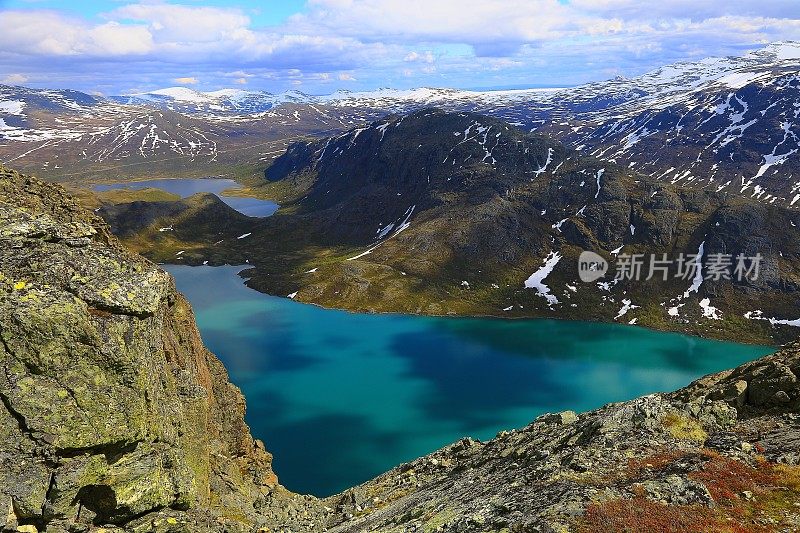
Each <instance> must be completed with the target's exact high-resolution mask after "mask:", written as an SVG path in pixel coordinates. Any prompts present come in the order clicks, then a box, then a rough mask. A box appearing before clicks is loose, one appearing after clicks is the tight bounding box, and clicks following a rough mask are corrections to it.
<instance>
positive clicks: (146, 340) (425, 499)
mask: <svg viewBox="0 0 800 533" xmlns="http://www.w3.org/2000/svg"><path fill="white" fill-rule="evenodd" d="M0 241H1V242H0V365H1V366H2V371H0V401H1V403H2V405H0V511H2V513H3V514H2V515H0V516H2V518H0V531H22V532H36V531H54V532H63V531H70V532H82V531H110V532H113V531H120V532H121V531H141V532H144V531H170V532H176V531H187V532H195V531H259V530H260V531H273V532H277V531H295V532H300V531H325V530H327V531H339V532H349V531H352V532H356V531H359V532H360V531H381V532H398V533H399V532H407V531H426V532H427V531H452V532H477V531H496V532H509V533H511V532H540V531H541V532H550V531H587V532H589V531H591V532H598V531H601V532H602V531H748V532H749V531H756V532H758V531H798V530H800V466H798V464H799V463H800V383H798V376H800V345H796V344H792V345H789V346H787V347H785V348H784V349H782V350H781V351H779V352H778V353H776V354H774V355H771V356H768V357H765V358H763V359H760V360H758V361H754V362H751V363H748V364H745V365H743V366H741V367H739V368H737V369H735V370H731V371H727V372H723V373H720V374H716V375H713V376H708V377H706V378H703V379H700V380H698V381H697V382H695V383H693V384H691V385H689V386H688V387H686V388H684V389H681V390H679V391H677V392H674V393H669V394H654V395H650V396H646V397H643V398H639V399H636V400H633V401H630V402H625V403H619V404H611V405H607V406H605V407H603V408H601V409H598V410H596V411H592V412H589V413H584V414H576V413H573V412H563V413H557V414H548V415H544V416H541V417H539V418H537V419H536V420H534V421H533V422H532V423H531V424H530V425H529V426H528V427H526V428H523V429H520V430H514V431H509V432H503V433H501V434H499V435H498V436H497V437H496V438H495V439H493V440H491V441H489V442H485V443H483V442H479V441H476V440H473V439H469V438H465V439H463V440H461V441H459V442H457V443H455V444H453V445H451V446H448V447H446V448H444V449H442V450H439V451H437V452H435V453H433V454H431V455H429V456H427V457H424V458H421V459H418V460H416V461H414V462H411V463H408V464H404V465H401V466H398V467H397V468H395V469H393V470H391V471H389V472H387V473H386V474H383V475H381V476H379V477H378V478H376V479H374V480H372V481H369V482H367V483H365V484H363V485H361V486H358V487H355V488H353V489H350V490H347V491H345V492H344V493H342V494H340V495H337V496H333V497H331V498H328V499H325V500H319V499H316V498H313V497H310V496H300V495H296V494H292V493H290V492H289V491H287V490H285V489H284V488H283V487H281V486H280V485H279V484H278V480H277V478H276V476H275V474H274V473H273V471H272V468H271V456H270V455H269V453H268V452H267V451H266V450H265V447H264V445H263V444H262V443H261V442H259V441H257V440H255V439H253V437H251V435H250V433H249V429H248V428H247V426H246V425H245V423H244V422H243V414H244V400H243V398H242V396H241V394H240V393H239V391H238V390H237V389H236V388H235V387H234V386H233V385H231V384H230V383H229V382H228V378H227V375H226V372H225V370H224V368H223V367H222V365H221V364H220V362H219V361H218V360H217V359H216V358H215V357H214V356H213V354H211V353H209V352H208V351H207V350H206V349H205V348H204V347H203V345H202V342H201V340H200V337H199V335H198V332H197V329H196V326H195V323H194V318H193V315H192V312H191V309H190V307H189V306H188V304H187V303H186V301H185V300H184V299H183V298H182V297H181V295H180V294H178V293H177V292H176V290H175V287H174V285H173V282H172V280H171V278H170V277H169V276H168V275H167V274H166V273H164V272H163V271H161V270H160V269H158V268H157V267H156V266H155V265H153V264H152V263H150V262H148V261H146V260H144V259H142V258H141V257H139V256H137V255H135V254H133V253H131V252H129V251H127V250H125V249H124V248H122V247H121V246H120V245H119V243H118V242H117V241H116V239H115V238H114V237H113V236H111V235H110V233H109V231H108V228H107V226H106V225H105V223H104V222H103V221H102V220H101V219H99V218H98V217H97V216H95V215H94V214H92V213H89V212H87V211H85V210H83V209H81V208H80V207H79V206H78V204H77V203H76V202H75V201H74V200H73V199H72V198H71V197H69V196H68V195H67V194H66V193H64V191H63V190H62V189H60V188H59V187H56V186H52V185H47V184H44V183H42V182H40V181H38V180H36V179H34V178H30V177H26V176H22V175H19V174H18V173H16V172H13V171H11V170H7V169H4V168H2V167H0Z"/></svg>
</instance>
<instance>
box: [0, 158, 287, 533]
mask: <svg viewBox="0 0 800 533" xmlns="http://www.w3.org/2000/svg"><path fill="white" fill-rule="evenodd" d="M0 341H2V342H0V368H1V369H2V370H1V371H0V400H2V405H0V510H2V511H3V517H4V518H3V519H2V521H0V529H3V526H5V527H6V528H10V529H11V530H14V528H15V527H18V526H26V525H28V526H34V527H36V528H39V529H44V528H46V530H47V531H63V530H66V529H67V528H71V529H70V530H71V531H82V530H84V529H86V528H87V527H89V526H90V525H92V524H98V525H99V524H106V525H108V524H118V525H125V526H126V527H128V528H132V529H138V530H142V531H149V530H153V529H159V527H163V528H171V530H180V529H181V528H183V529H184V530H191V531H196V530H199V529H203V528H211V529H214V530H216V529H221V528H223V527H224V528H226V530H239V529H241V530H243V531H248V530H251V529H253V528H254V527H255V526H257V525H259V524H261V523H263V522H264V518H263V516H264V514H268V513H267V512H266V511H267V510H268V508H269V507H270V505H274V504H275V502H276V501H277V500H279V499H280V498H282V497H283V496H282V495H283V494H284V493H285V491H283V489H281V488H280V487H279V486H278V484H277V479H276V477H275V475H274V474H273V472H272V469H271V456H270V455H269V454H268V453H267V452H266V451H265V450H264V446H263V444H261V443H260V442H258V441H254V439H253V438H252V437H251V436H250V433H249V430H248V428H247V426H246V424H245V423H244V421H243V415H244V399H243V397H242V395H241V394H240V392H239V391H238V389H236V387H234V386H233V385H231V384H230V383H229V382H228V380H227V374H226V372H225V370H224V368H223V367H222V365H221V363H220V362H219V361H218V360H217V359H216V358H215V357H214V356H213V354H211V353H210V352H208V351H207V350H206V349H205V348H204V347H203V344H202V342H201V340H200V337H199V334H198V332H197V329H196V327H195V324H194V317H193V315H192V311H191V309H190V307H189V306H188V304H187V303H186V301H185V300H184V299H183V297H181V296H180V295H179V294H178V293H177V292H176V290H175V287H174V284H173V282H172V280H171V278H170V277H169V275H168V274H166V273H165V272H163V271H161V270H160V269H158V268H157V267H156V266H155V265H153V264H152V263H150V262H148V261H146V260H144V259H143V258H141V257H139V256H137V255H135V254H132V253H130V252H127V251H126V250H124V249H123V248H122V247H121V246H120V245H119V244H118V243H117V242H116V240H115V239H114V238H113V237H111V236H110V234H109V233H108V231H107V227H106V226H105V224H104V223H103V222H102V220H101V219H100V218H99V217H97V216H94V215H92V214H89V213H87V212H85V211H84V210H82V209H80V208H79V207H78V206H77V205H76V203H75V201H74V200H72V199H71V198H70V197H68V196H67V195H65V194H64V193H63V191H62V190H61V189H60V188H57V187H54V186H51V185H45V184H43V183H41V182H39V181H38V180H35V179H33V178H28V177H26V176H21V175H19V174H17V173H16V172H13V171H10V170H6V169H4V168H2V167H0ZM301 503H302V502H301ZM290 506H291V504H286V505H283V504H281V505H280V506H279V507H281V508H282V507H290ZM259 509H261V511H262V513H261V514H259ZM6 516H7V518H5V517H6Z"/></svg>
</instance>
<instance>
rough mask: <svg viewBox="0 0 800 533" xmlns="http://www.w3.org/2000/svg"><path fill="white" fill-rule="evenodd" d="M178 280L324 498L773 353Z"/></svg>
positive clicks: (284, 451) (263, 421)
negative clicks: (549, 417)
mask: <svg viewBox="0 0 800 533" xmlns="http://www.w3.org/2000/svg"><path fill="white" fill-rule="evenodd" d="M165 268H167V270H169V271H170V272H171V273H172V274H173V275H174V276H175V279H176V281H177V284H178V288H179V289H180V290H181V291H183V292H184V294H186V295H187V297H188V298H189V300H190V301H191V302H192V305H193V306H194V309H195V311H196V313H197V320H198V324H199V326H200V331H201V332H202V335H203V339H204V341H205V342H206V344H207V345H208V347H209V348H210V349H211V350H212V351H213V352H214V353H216V354H217V355H218V356H219V357H220V359H222V361H223V362H224V363H225V365H226V367H227V368H228V370H229V372H230V375H231V379H232V380H233V382H234V383H236V384H237V385H239V386H240V387H241V388H242V390H243V392H244V394H245V397H246V398H247V406H248V414H247V421H248V423H249V424H250V426H251V428H252V430H253V433H254V434H255V435H256V437H258V438H261V439H262V440H263V441H264V442H265V443H266V445H267V449H269V450H270V451H271V452H272V453H273V454H274V455H275V464H274V466H275V470H276V472H277V474H278V476H279V478H280V480H281V483H283V484H284V485H285V486H287V487H288V488H289V489H291V490H295V491H299V492H310V493H314V494H317V495H320V496H324V495H328V494H332V493H335V492H337V491H339V490H342V489H344V488H347V487H349V486H352V485H355V484H357V483H360V482H362V481H365V480H366V479H369V478H371V477H373V476H375V475H377V474H379V473H381V472H383V471H385V470H387V469H389V468H391V467H393V466H396V465H397V464H399V463H401V462H404V461H408V460H411V459H414V458H416V457H418V456H420V455H424V454H426V453H429V452H431V451H433V450H436V449H438V448H440V447H441V446H444V445H446V444H449V443H451V442H453V441H455V440H457V439H459V438H461V437H463V436H467V435H469V436H472V437H475V438H481V439H486V438H490V437H493V436H494V435H495V434H496V433H497V432H498V431H499V430H501V429H509V428H514V427H521V426H524V425H526V424H528V423H529V422H530V421H531V420H533V418H535V417H536V416H537V415H539V414H542V413H544V412H548V411H562V410H566V409H573V410H576V411H584V410H588V409H593V408H596V407H599V406H601V405H603V404H605V403H608V402H612V401H620V400H626V399H630V398H634V397H636V396H640V395H642V394H648V393H651V392H655V391H667V390H673V389H675V388H678V387H681V386H683V385H686V384H688V383H689V382H690V381H692V380H693V379H695V378H697V377H699V376H701V375H704V374H707V373H711V372H716V371H719V370H722V369H725V368H730V367H732V366H735V365H738V364H740V363H742V362H744V361H746V360H749V359H754V358H756V357H759V356H761V355H764V354H767V353H769V352H771V351H773V350H772V349H770V348H768V347H759V346H746V345H738V344H732V343H723V342H716V341H709V340H703V339H697V338H692V337H687V336H684V335H678V334H673V333H660V332H654V331H650V330H647V329H643V328H636V327H630V326H622V325H615V324H596V323H585V322H568V321H554V320H500V319H472V318H463V319H462V318H433V317H414V316H400V315H365V314H353V313H347V312H343V311H335V310H325V309H320V308H318V307H315V306H310V305H303V304H299V303H296V302H293V301H291V300H288V299H285V298H277V297H272V296H267V295H264V294H261V293H258V292H256V291H253V290H252V289H249V288H247V287H246V286H244V285H243V284H242V279H241V278H240V277H239V276H237V273H238V272H239V271H240V270H241V267H230V266H229V267H188V266H167V267H165Z"/></svg>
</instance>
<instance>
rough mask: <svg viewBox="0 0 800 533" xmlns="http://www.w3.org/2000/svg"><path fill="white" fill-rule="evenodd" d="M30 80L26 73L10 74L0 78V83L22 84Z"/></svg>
mask: <svg viewBox="0 0 800 533" xmlns="http://www.w3.org/2000/svg"><path fill="white" fill-rule="evenodd" d="M26 81H28V77H27V76H26V75H24V74H9V75H8V76H6V77H5V78H2V79H0V83H7V84H9V85H20V84H22V83H25V82H26Z"/></svg>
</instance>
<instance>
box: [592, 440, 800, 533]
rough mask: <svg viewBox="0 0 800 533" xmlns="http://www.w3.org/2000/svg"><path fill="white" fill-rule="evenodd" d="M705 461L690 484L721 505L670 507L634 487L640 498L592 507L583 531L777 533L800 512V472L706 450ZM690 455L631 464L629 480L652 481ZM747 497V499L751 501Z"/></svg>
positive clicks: (662, 456) (702, 452)
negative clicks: (650, 474)
mask: <svg viewBox="0 0 800 533" xmlns="http://www.w3.org/2000/svg"><path fill="white" fill-rule="evenodd" d="M699 454H700V455H701V456H702V457H704V458H705V462H704V463H703V464H702V466H701V467H700V468H699V469H698V470H697V471H695V472H692V473H690V474H689V475H688V477H689V478H690V479H693V480H695V481H698V482H700V483H702V484H703V485H705V486H706V488H707V489H708V491H709V493H710V494H711V496H712V497H713V498H714V501H715V502H716V505H715V506H711V507H706V506H704V505H700V504H695V505H666V504H662V503H658V502H655V501H652V500H649V499H647V498H646V497H645V492H644V490H643V489H642V487H641V485H638V484H635V485H633V486H629V487H628V488H629V489H630V490H631V492H633V494H634V497H633V498H630V499H624V498H620V499H616V500H610V501H605V502H599V503H592V504H590V505H589V506H588V508H587V510H586V513H585V515H584V516H583V518H582V520H581V523H580V524H579V527H578V529H579V531H582V532H585V533H589V532H591V533H642V532H665V533H697V532H709V533H711V532H713V533H761V532H764V533H766V532H768V531H774V530H775V528H776V527H778V528H780V525H783V526H789V527H791V525H790V524H789V523H787V522H786V521H785V520H786V518H787V517H788V516H792V515H794V516H796V515H797V514H798V513H800V508H798V507H797V506H796V505H795V504H796V503H798V502H800V467H798V466H789V465H776V464H774V463H768V462H767V461H764V460H759V461H758V462H757V463H756V465H755V466H750V465H748V464H746V463H744V462H742V461H737V460H735V459H732V458H730V457H725V456H723V455H720V454H719V453H717V452H714V451H711V450H700V451H699ZM686 455H687V452H680V451H667V452H663V453H660V454H656V455H653V456H649V457H646V458H643V459H632V460H631V461H629V463H628V468H627V470H626V473H627V475H628V477H627V481H628V482H630V481H633V480H634V479H642V478H647V477H648V476H647V473H648V471H649V472H656V471H659V470H663V469H665V468H667V467H669V466H670V465H672V464H673V463H674V462H676V461H677V460H679V459H681V458H683V457H685V456H686ZM746 493H750V494H747V497H746V496H745V494H746Z"/></svg>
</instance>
